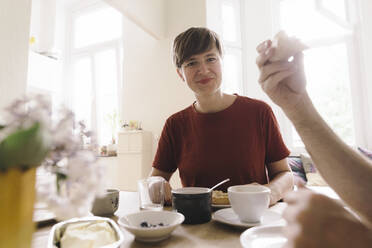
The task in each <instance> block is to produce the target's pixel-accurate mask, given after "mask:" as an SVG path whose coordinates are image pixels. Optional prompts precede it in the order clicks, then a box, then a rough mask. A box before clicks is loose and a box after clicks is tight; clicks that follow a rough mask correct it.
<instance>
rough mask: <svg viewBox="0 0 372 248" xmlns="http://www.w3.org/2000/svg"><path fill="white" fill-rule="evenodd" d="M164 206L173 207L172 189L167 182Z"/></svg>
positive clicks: (165, 183) (165, 184)
mask: <svg viewBox="0 0 372 248" xmlns="http://www.w3.org/2000/svg"><path fill="white" fill-rule="evenodd" d="M164 204H165V205H168V206H170V205H172V187H171V186H170V183H169V182H167V181H165V182H164Z"/></svg>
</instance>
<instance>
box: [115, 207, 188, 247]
mask: <svg viewBox="0 0 372 248" xmlns="http://www.w3.org/2000/svg"><path fill="white" fill-rule="evenodd" d="M184 220H185V217H184V216H183V214H180V213H177V212H171V211H150V210H149V211H139V212H136V213H132V214H128V215H125V216H123V217H120V218H119V225H120V226H121V227H123V228H125V229H126V230H127V231H129V232H130V233H132V234H133V235H134V236H135V239H136V240H138V241H142V242H158V241H162V240H164V239H166V238H168V237H169V236H170V235H171V233H172V232H173V230H174V229H175V228H176V227H177V226H179V225H180V224H181V223H182V222H183V221H184Z"/></svg>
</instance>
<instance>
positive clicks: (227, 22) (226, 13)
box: [221, 2, 237, 42]
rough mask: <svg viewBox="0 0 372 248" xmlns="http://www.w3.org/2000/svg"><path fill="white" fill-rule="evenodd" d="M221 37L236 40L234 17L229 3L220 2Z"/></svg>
mask: <svg viewBox="0 0 372 248" xmlns="http://www.w3.org/2000/svg"><path fill="white" fill-rule="evenodd" d="M221 10H222V38H223V39H224V40H226V41H231V42H236V40H237V39H236V36H237V35H236V17H235V13H234V11H235V10H234V8H233V6H232V4H231V3H229V2H224V3H223V4H222V9H221Z"/></svg>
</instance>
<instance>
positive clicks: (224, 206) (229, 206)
mask: <svg viewBox="0 0 372 248" xmlns="http://www.w3.org/2000/svg"><path fill="white" fill-rule="evenodd" d="M212 208H218V209H219V208H231V205H230V204H227V205H223V204H212Z"/></svg>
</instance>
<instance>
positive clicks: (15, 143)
mask: <svg viewBox="0 0 372 248" xmlns="http://www.w3.org/2000/svg"><path fill="white" fill-rule="evenodd" d="M49 148H50V137H49V136H48V134H47V132H46V130H45V129H43V128H42V126H41V124H40V123H35V124H34V125H33V126H31V127H30V128H28V129H20V130H18V131H16V132H14V133H12V134H10V135H9V136H8V137H6V138H5V139H4V140H3V141H2V142H1V143H0V169H7V168H10V167H19V168H25V167H26V168H31V167H34V166H38V165H40V164H41V162H42V161H43V160H44V159H45V157H46V156H47V154H48V151H49Z"/></svg>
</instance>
